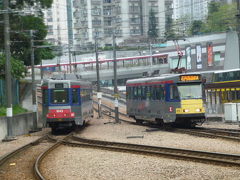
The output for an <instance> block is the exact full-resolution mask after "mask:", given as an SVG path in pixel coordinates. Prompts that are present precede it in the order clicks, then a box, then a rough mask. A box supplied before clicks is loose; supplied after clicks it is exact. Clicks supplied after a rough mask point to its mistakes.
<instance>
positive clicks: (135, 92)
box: [133, 87, 138, 99]
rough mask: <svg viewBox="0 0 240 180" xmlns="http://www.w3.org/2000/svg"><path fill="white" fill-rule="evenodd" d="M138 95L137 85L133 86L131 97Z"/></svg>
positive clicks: (135, 97) (134, 97)
mask: <svg viewBox="0 0 240 180" xmlns="http://www.w3.org/2000/svg"><path fill="white" fill-rule="evenodd" d="M137 97H138V87H134V88H133V99H137Z"/></svg>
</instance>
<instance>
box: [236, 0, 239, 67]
mask: <svg viewBox="0 0 240 180" xmlns="http://www.w3.org/2000/svg"><path fill="white" fill-rule="evenodd" d="M236 1H237V15H236V17H237V34H238V58H239V67H240V2H239V1H240V0H236Z"/></svg>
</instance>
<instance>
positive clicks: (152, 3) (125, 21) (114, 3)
mask: <svg viewBox="0 0 240 180" xmlns="http://www.w3.org/2000/svg"><path fill="white" fill-rule="evenodd" d="M171 2H172V0H164V1H163V0H129V1H126V0H74V1H73V34H74V35H73V39H74V45H75V49H77V50H81V49H82V50H84V49H89V48H93V47H94V42H95V37H96V38H97V40H98V44H99V45H100V46H102V47H103V46H112V36H113V33H114V34H115V35H116V37H117V38H116V41H117V44H118V43H121V42H123V41H124V40H126V39H129V38H134V37H137V38H139V37H147V36H148V24H149V12H150V11H151V10H152V11H153V12H154V15H155V17H156V23H157V30H158V37H162V36H163V35H164V33H165V19H166V12H167V14H168V16H169V13H170V14H171V11H166V8H169V7H171ZM170 16H171V15H170Z"/></svg>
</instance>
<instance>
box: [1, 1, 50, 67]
mask: <svg viewBox="0 0 240 180" xmlns="http://www.w3.org/2000/svg"><path fill="white" fill-rule="evenodd" d="M36 3H39V5H40V6H41V7H42V8H48V7H51V4H52V0H17V1H16V4H11V5H10V7H11V9H18V10H19V9H22V8H24V7H26V6H35V5H36ZM39 9H40V8H39ZM9 15H10V29H11V32H10V39H11V45H10V48H11V55H12V56H13V57H14V58H15V59H18V60H21V61H23V62H24V64H25V65H30V64H31V56H30V55H31V49H30V41H31V37H30V30H34V33H33V40H34V46H42V45H46V43H47V42H46V41H45V40H44V39H45V37H46V35H47V26H46V25H45V24H44V22H43V16H42V13H41V12H38V16H37V17H36V16H34V15H24V14H9ZM0 18H2V15H1V17H0ZM3 35H4V33H3V24H2V23H1V24H0V49H2V50H3V49H4V40H3V38H4V36H3ZM53 57H54V55H53V53H52V50H51V49H50V48H46V49H42V48H41V49H36V50H35V64H39V62H40V61H41V60H42V59H51V58H53Z"/></svg>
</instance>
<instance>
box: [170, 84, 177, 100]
mask: <svg viewBox="0 0 240 180" xmlns="http://www.w3.org/2000/svg"><path fill="white" fill-rule="evenodd" d="M170 100H179V94H178V89H177V86H176V85H175V84H173V85H170Z"/></svg>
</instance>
